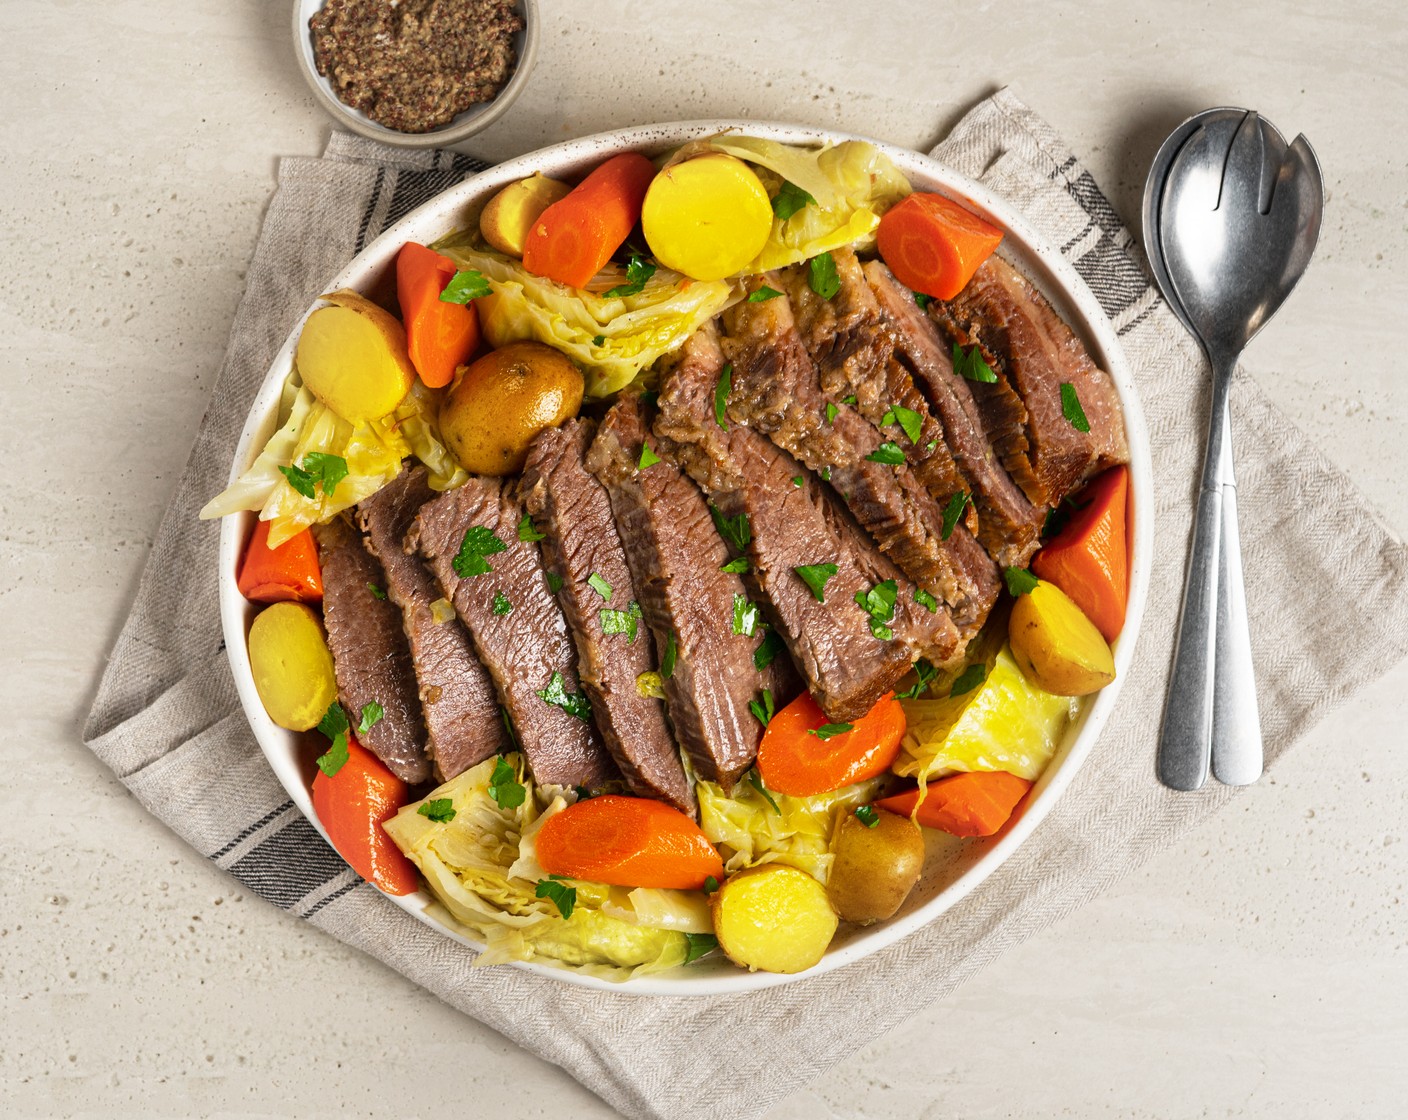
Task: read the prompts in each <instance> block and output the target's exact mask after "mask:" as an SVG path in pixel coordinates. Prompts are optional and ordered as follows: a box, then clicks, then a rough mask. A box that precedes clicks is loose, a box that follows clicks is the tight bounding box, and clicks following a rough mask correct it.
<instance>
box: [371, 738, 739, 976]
mask: <svg viewBox="0 0 1408 1120" xmlns="http://www.w3.org/2000/svg"><path fill="white" fill-rule="evenodd" d="M505 757H506V758H507V759H508V760H509V761H510V763H512V765H513V766H514V768H515V770H516V771H517V774H518V780H519V781H520V782H522V783H523V785H524V786H525V793H526V796H525V798H524V800H523V804H522V805H520V806H518V807H517V808H513V809H501V808H499V805H498V803H497V802H496V801H494V799H493V798H492V797H491V796H490V794H489V782H490V776H491V775H492V774H493V772H494V767H495V765H496V764H497V763H498V759H495V758H491V759H488V760H487V761H485V762H481V763H480V764H479V765H478V766H475V767H473V768H471V769H469V770H466V771H465V772H464V773H463V774H460V775H459V776H458V777H456V778H454V779H452V780H451V781H448V782H446V783H445V784H444V785H442V786H440V787H439V788H438V789H436V790H434V791H433V792H431V793H430V794H428V795H427V797H426V800H427V801H429V800H438V799H442V798H449V799H450V802H451V804H452V805H453V807H454V810H455V815H454V818H453V819H452V820H449V821H445V822H437V821H432V820H431V819H430V818H429V817H427V816H424V815H422V814H421V813H420V812H419V811H418V810H419V809H420V806H421V805H422V804H424V802H423V801H417V802H415V803H413V804H411V805H407V806H405V807H404V808H402V809H401V810H400V811H399V812H398V813H397V814H396V815H395V816H394V817H392V818H391V819H390V820H389V821H387V822H386V824H385V825H384V827H385V829H386V832H387V834H388V835H389V836H390V837H391V839H392V840H393V841H395V843H396V845H397V847H399V848H400V849H401V850H402V851H403V852H405V854H406V856H407V857H408V858H409V859H410V860H411V862H412V863H414V864H415V865H416V866H417V867H418V868H420V871H421V874H422V875H424V876H425V880H426V883H427V884H428V885H429V887H430V890H431V893H432V894H434V896H435V897H436V899H437V900H438V901H439V904H440V905H439V907H437V908H433V910H432V912H433V913H434V914H435V916H436V917H437V918H439V919H440V920H441V921H442V922H444V923H445V924H447V925H449V926H450V927H451V928H452V929H457V930H458V931H459V932H461V933H463V934H464V935H465V936H467V937H471V938H473V939H475V940H478V941H482V942H484V945H485V949H484V952H482V953H481V954H480V955H479V956H478V957H477V958H476V959H475V964H479V965H489V964H503V963H506V962H508V961H529V960H534V959H540V958H547V959H549V960H555V961H562V962H563V963H565V964H569V965H572V966H573V967H574V968H577V969H578V970H580V971H583V972H588V973H590V974H592V975H596V976H601V977H603V978H605V979H610V980H626V979H629V978H630V977H632V976H640V975H643V974H646V973H650V972H659V971H661V970H663V969H667V968H673V967H674V966H675V965H679V964H683V963H684V962H685V958H686V955H687V953H688V940H687V938H686V937H685V933H686V932H708V931H709V930H711V929H712V926H711V925H710V926H705V927H703V928H702V929H701V928H699V922H698V917H697V914H696V913H695V910H696V909H697V906H703V908H704V913H705V914H706V915H707V903H705V902H704V901H703V898H702V896H701V898H700V902H699V903H698V904H697V905H696V906H695V907H691V906H689V905H687V904H685V903H684V902H683V901H682V900H676V899H673V898H669V897H656V896H670V895H675V894H682V893H684V892H673V891H645V892H641V891H623V890H621V888H612V887H608V886H606V885H604V884H601V883H587V882H580V881H573V882H571V883H570V884H569V885H570V886H571V887H573V888H574V889H575V890H576V892H577V895H576V902H575V905H574V906H573V908H572V914H571V916H570V917H569V918H567V919H565V920H564V919H563V917H562V915H561V913H560V911H559V910H558V907H557V905H556V903H554V902H553V901H552V900H551V899H548V898H538V897H536V890H537V885H538V882H539V880H542V879H546V878H547V877H548V876H547V873H546V872H545V871H544V870H543V868H542V867H541V865H540V864H539V863H538V860H537V854H536V844H535V842H534V841H535V838H536V836H537V833H538V830H539V829H541V828H542V826H543V823H544V822H545V821H547V820H548V819H549V818H551V817H552V816H553V815H554V814H555V813H559V812H561V811H562V810H563V809H565V808H566V807H567V801H566V799H564V798H563V797H561V796H556V797H554V798H553V799H552V802H551V803H550V804H549V805H548V807H547V808H546V809H543V810H541V811H539V808H538V795H537V792H536V791H535V790H534V787H533V780H532V778H531V777H529V776H528V775H527V774H525V773H524V771H523V764H522V761H521V759H520V758H519V756H518V755H516V754H510V755H506V756H505ZM637 896H639V897H637ZM627 915H629V916H627ZM706 920H707V919H706Z"/></svg>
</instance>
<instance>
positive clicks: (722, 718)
mask: <svg viewBox="0 0 1408 1120" xmlns="http://www.w3.org/2000/svg"><path fill="white" fill-rule="evenodd" d="M649 431H650V413H649V409H648V407H647V406H646V404H645V402H644V401H643V400H642V399H641V398H640V397H639V396H623V397H622V398H620V399H619V400H618V401H617V402H616V403H615V404H614V405H612V407H611V410H610V411H609V412H608V413H607V414H606V417H605V419H603V420H602V422H601V427H600V429H599V430H598V432H597V435H596V439H595V440H594V441H593V443H592V446H591V450H590V451H589V453H588V455H587V467H588V469H590V470H591V471H592V472H593V473H594V474H595V475H596V477H597V478H598V479H599V480H600V481H601V483H602V485H603V486H604V487H605V488H606V491H607V493H608V495H609V497H610V501H611V509H612V512H613V514H614V515H615V520H616V528H617V531H618V532H619V533H620V537H621V543H622V545H623V546H624V548H625V553H626V558H627V560H628V562H629V564H630V569H631V579H632V582H633V584H634V586H635V589H636V594H637V595H638V596H639V597H640V604H641V609H642V611H643V612H644V615H645V621H646V623H647V625H648V626H649V627H650V630H651V632H652V633H653V634H654V636H655V647H656V649H657V650H658V651H660V654H661V657H662V658H663V657H664V656H665V653H666V651H667V649H669V648H673V649H674V651H675V656H674V671H673V673H671V674H670V675H669V676H665V675H664V671H663V668H662V670H661V675H662V677H663V678H664V679H663V682H662V683H663V687H664V692H665V703H666V706H667V708H668V710H669V714H670V722H671V723H672V724H673V725H674V729H675V735H676V736H677V737H678V739H679V742H680V745H681V746H682V747H683V748H684V749H685V751H686V752H687V753H688V754H689V758H690V762H691V763H692V764H693V766H694V771H695V773H696V774H698V775H699V777H701V778H704V779H706V780H708V781H712V782H718V783H719V784H720V785H722V786H723V787H724V788H725V789H726V790H731V789H732V788H733V786H734V783H736V782H737V781H738V779H739V777H740V776H741V775H742V774H743V772H744V771H746V770H747V769H748V767H750V766H751V765H752V764H753V759H754V757H755V756H756V755H757V753H758V743H759V741H760V740H761V738H762V731H763V728H762V724H760V723H759V722H758V721H757V719H755V718H754V716H753V714H752V712H751V711H749V708H748V705H749V703H750V702H751V701H753V700H757V699H758V698H759V697H760V696H761V693H762V690H763V689H765V688H766V689H769V690H770V691H771V692H772V694H773V696H774V698H775V699H776V701H777V703H778V704H779V705H780V704H782V703H784V702H785V701H786V700H788V699H790V698H791V694H792V692H793V691H794V688H795V685H794V684H793V682H794V681H795V677H793V675H792V671H791V664H790V663H789V662H788V660H787V657H786V656H785V655H783V656H779V657H777V658H776V659H775V660H774V661H773V662H772V663H771V664H769V665H767V666H765V668H764V669H763V670H762V671H759V669H758V668H757V666H756V663H755V657H756V656H757V654H758V649H759V647H760V645H761V644H762V643H761V642H760V641H759V639H758V638H757V637H749V636H747V635H746V634H735V633H734V632H733V627H732V625H731V620H732V617H733V610H734V604H735V603H736V602H738V601H739V600H744V601H746V600H747V598H748V596H747V590H746V588H745V587H744V584H743V581H742V580H741V579H740V578H739V577H738V576H737V575H736V574H734V573H732V572H726V571H724V570H723V567H724V565H725V564H727V563H728V562H729V560H730V555H729V551H728V547H727V546H726V545H725V544H724V542H723V540H722V538H720V536H719V534H718V532H717V531H716V530H715V528H714V523H713V519H712V517H711V516H710V513H709V507H708V504H707V503H706V502H705V500H704V495H703V494H701V493H700V492H699V488H698V487H697V486H695V484H694V483H693V482H691V481H690V480H689V479H688V478H686V477H685V476H684V475H682V474H681V473H680V472H679V471H678V470H677V469H676V468H675V467H674V466H673V465H672V464H671V463H669V462H663V461H662V462H659V463H655V464H652V465H651V466H650V467H648V468H646V469H645V470H641V469H640V467H639V463H640V457H641V448H642V446H643V445H644V444H645V443H646V441H647V437H648V433H649ZM650 442H651V443H655V442H658V441H655V440H651V441H650Z"/></svg>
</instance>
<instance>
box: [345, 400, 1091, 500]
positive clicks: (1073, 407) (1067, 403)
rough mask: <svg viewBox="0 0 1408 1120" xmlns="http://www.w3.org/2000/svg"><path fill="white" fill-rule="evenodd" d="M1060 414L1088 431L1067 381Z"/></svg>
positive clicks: (1082, 430) (1078, 401) (1077, 401)
mask: <svg viewBox="0 0 1408 1120" xmlns="http://www.w3.org/2000/svg"><path fill="white" fill-rule="evenodd" d="M1061 415H1062V416H1064V417H1065V418H1066V419H1067V420H1069V421H1070V422H1071V427H1073V428H1074V429H1075V430H1076V431H1078V432H1088V431H1090V421H1089V420H1087V419H1086V418H1085V409H1083V408H1081V406H1080V397H1078V396H1076V387H1075V386H1074V385H1072V384H1071V383H1070V382H1069V381H1063V382H1061ZM326 492H327V488H326V487H324V493H326Z"/></svg>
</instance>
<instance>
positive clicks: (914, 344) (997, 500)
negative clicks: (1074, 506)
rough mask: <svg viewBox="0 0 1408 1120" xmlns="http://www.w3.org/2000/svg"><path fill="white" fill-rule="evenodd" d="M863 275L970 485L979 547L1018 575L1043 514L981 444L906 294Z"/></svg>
mask: <svg viewBox="0 0 1408 1120" xmlns="http://www.w3.org/2000/svg"><path fill="white" fill-rule="evenodd" d="M864 271H865V278H866V281H867V283H869V285H870V287H871V290H872V291H873V292H874V293H875V296H876V299H877V301H878V302H879V305H880V308H881V310H882V311H883V313H884V315H885V319H886V322H887V323H888V325H889V328H890V330H891V332H892V333H893V336H894V339H895V353H896V355H897V357H899V358H900V359H901V360H902V361H903V363H904V365H905V368H906V369H907V370H908V371H909V372H910V374H911V375H912V377H913V382H914V384H915V385H916V386H917V387H918V388H919V389H920V390H921V392H922V393H923V395H924V396H925V398H926V399H927V400H928V401H929V405H930V408H931V412H932V414H933V416H934V417H935V418H936V419H938V420H939V421H940V422H941V423H942V425H943V431H944V440H945V442H946V443H947V444H948V446H949V448H950V450H952V452H953V457H954V460H955V461H956V462H957V464H958V466H959V469H960V470H962V472H963V474H964V476H965V477H966V478H967V479H968V481H969V483H970V484H971V485H972V488H973V489H972V495H973V502H974V504H975V505H976V506H977V507H978V539H979V541H981V543H982V544H983V546H984V547H985V548H986V549H987V551H988V553H989V554H990V555H991V556H992V557H993V558H994V559H995V560H996V561H997V562H998V564H1000V565H1002V566H1003V567H1024V566H1025V565H1026V563H1027V561H1028V560H1029V559H1030V558H1031V555H1032V553H1033V552H1035V551H1036V549H1037V547H1038V546H1039V544H1040V538H1039V533H1040V527H1041V523H1042V519H1043V517H1044V515H1045V508H1044V507H1039V506H1035V505H1033V504H1032V502H1031V500H1030V499H1029V498H1028V497H1027V496H1026V494H1024V493H1023V492H1022V490H1021V488H1020V487H1019V486H1018V485H1017V484H1016V482H1015V481H1013V479H1012V476H1011V475H1009V474H1008V473H1007V470H1006V468H1005V467H1004V466H1003V465H1002V462H1001V460H1000V459H999V457H998V455H997V452H996V451H995V450H994V448H993V447H992V446H991V445H990V444H989V443H988V441H987V438H986V436H985V434H984V426H983V420H982V416H981V413H980V411H979V408H978V405H977V402H976V401H975V400H974V398H973V392H972V388H971V386H972V385H973V383H972V382H969V381H966V380H964V379H963V378H962V377H960V376H958V374H956V373H955V372H954V369H953V361H952V358H951V357H950V350H949V346H948V344H947V343H946V342H944V340H943V339H942V338H941V337H940V336H939V333H938V331H937V330H936V328H935V326H934V324H933V323H932V322H930V321H929V319H928V318H927V317H926V316H925V314H924V313H923V312H922V311H921V310H920V309H919V307H918V305H917V304H916V303H915V302H914V297H913V295H912V294H911V293H910V291H909V290H908V289H907V288H905V287H904V286H903V285H901V284H900V283H899V281H897V280H896V279H895V278H894V276H893V275H892V274H891V272H890V270H889V269H888V268H886V267H885V266H884V265H883V264H881V263H880V262H879V261H870V262H869V263H867V264H866V265H865V268H864Z"/></svg>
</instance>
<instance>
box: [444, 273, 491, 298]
mask: <svg viewBox="0 0 1408 1120" xmlns="http://www.w3.org/2000/svg"><path fill="white" fill-rule="evenodd" d="M493 293H494V289H493V288H491V287H490V286H489V281H488V280H486V279H484V274H483V273H482V272H476V271H474V269H472V268H462V269H460V270H459V271H458V272H456V273H455V274H454V276H452V277H451V278H450V282H449V283H448V284H446V285H445V290H444V291H443V292H441V293H440V300H441V302H443V303H468V302H469V301H470V300H472V299H479V298H480V297H481V296H488V295H493Z"/></svg>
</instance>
